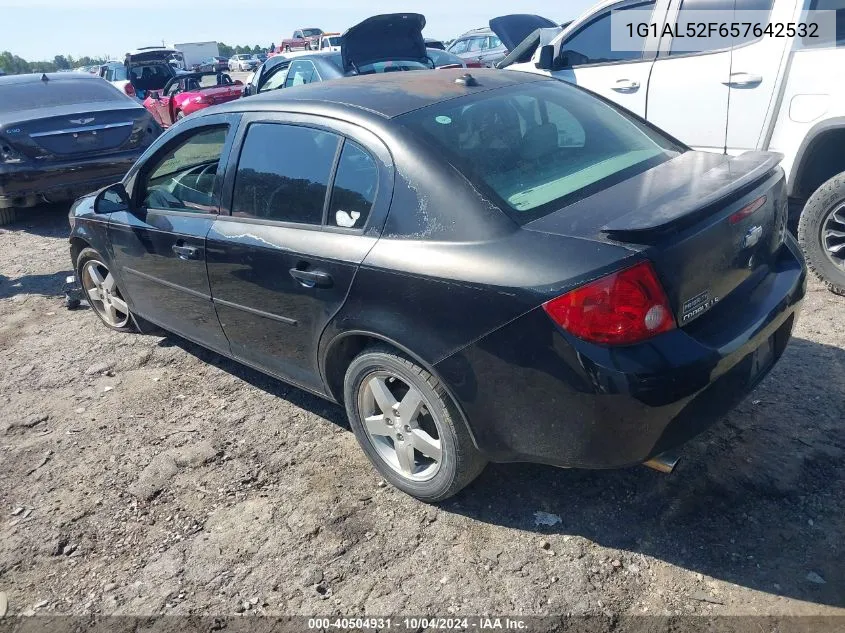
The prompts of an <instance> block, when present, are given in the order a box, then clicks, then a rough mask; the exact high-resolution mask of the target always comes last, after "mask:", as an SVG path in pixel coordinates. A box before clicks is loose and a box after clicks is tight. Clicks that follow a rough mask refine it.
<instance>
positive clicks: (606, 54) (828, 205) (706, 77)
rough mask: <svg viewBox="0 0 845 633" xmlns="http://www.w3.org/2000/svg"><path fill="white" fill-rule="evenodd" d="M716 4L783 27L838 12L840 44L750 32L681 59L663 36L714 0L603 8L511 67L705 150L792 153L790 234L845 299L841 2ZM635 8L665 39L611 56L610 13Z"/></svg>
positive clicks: (844, 18) (620, 0)
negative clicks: (575, 88)
mask: <svg viewBox="0 0 845 633" xmlns="http://www.w3.org/2000/svg"><path fill="white" fill-rule="evenodd" d="M715 4H719V5H724V6H720V7H717V8H721V9H723V10H734V9H736V10H755V11H764V12H765V11H768V12H769V21H770V22H771V23H772V24H774V25H777V24H781V23H790V22H801V21H802V16H803V15H804V12H805V11H806V10H835V11H836V16H837V21H836V22H837V26H838V28H837V31H836V42H835V43H834V42H833V41H828V42H826V43H825V44H824V45H819V43H814V42H812V41H810V40H809V39H801V38H800V37H793V38H785V37H780V38H778V37H767V36H763V37H760V38H754V37H753V34H752V35H751V37H750V38H749V39H747V40H746V41H742V42H740V43H738V44H737V43H736V42H735V43H734V45H733V46H729V47H728V48H721V49H715V50H703V51H700V52H693V53H690V52H673V47H672V43H673V42H672V37H671V35H669V34H665V35H662V37H661V36H660V34H664V33H666V30H665V29H664V28H663V27H664V25H666V24H670V25H676V24H683V23H684V16H685V12H688V11H692V10H700V9H703V8H704V9H709V8H713V7H714V0H681V1H680V2H679V1H678V0H606V1H604V2H602V3H600V4H599V5H597V6H595V7H594V8H593V9H591V10H590V11H588V12H587V13H585V14H583V15H582V16H580V17H579V18H577V19H576V20H574V21H573V22H572V23H570V24H569V25H568V26H567V27H566V28H564V29H563V30H562V31H561V32H560V33H559V34H558V35H557V36H556V37H554V38H553V39H552V40H551V42H550V43H549V44H548V45H545V46H538V47H537V49H536V50H535V51H534V53H533V57H531V58H530V59H531V61H528V62H523V63H516V64H512V65H509V66H508V67H509V68H510V69H513V70H522V71H527V72H532V73H539V74H544V75H552V76H554V77H558V78H560V79H563V80H565V81H569V82H572V83H576V84H578V85H579V86H583V87H584V88H587V89H589V90H591V91H593V92H595V93H598V94H600V95H602V96H604V97H606V98H608V99H611V100H612V101H615V102H616V103H618V104H620V105H622V106H624V107H625V108H627V109H628V110H630V111H632V112H634V113H635V114H638V115H639V116H641V117H644V118H646V119H647V120H648V121H650V122H651V123H653V124H655V125H656V126H658V127H660V128H662V129H663V130H665V131H667V132H669V133H670V134H672V135H673V136H675V137H677V138H678V139H680V140H681V141H683V142H684V143H686V144H687V145H690V146H692V147H694V148H696V149H703V150H708V151H713V152H727V153H729V154H739V153H741V152H744V151H747V150H771V151H775V152H779V153H781V154H783V156H784V158H783V161H782V163H781V165H782V167H783V168H784V170H785V171H786V173H787V175H788V190H789V196H790V208H791V211H792V213H791V214H790V215H791V219H792V222H793V223H792V227H793V228H794V227H795V224H796V220H797V219H798V218H797V216H798V215H800V222H797V224H798V227H797V231H798V236H799V240H800V242H801V245H802V247H803V248H804V253H805V255H806V257H807V260H808V264H809V265H810V267H811V268H812V269H813V270H814V271H815V272H816V273H817V274H818V276H819V277H820V278H821V279H822V280H823V281H824V282H825V284H826V285H827V286H828V287H829V288H830V289H831V290H833V291H834V292H837V293H839V294H845V82H843V78H845V74H843V69H845V8H843V3H842V1H841V0H716V1H715ZM629 10H637V11H638V12H641V11H651V22H653V23H656V25H657V28H656V31H655V32H656V34H657V36H655V35H649V36H648V37H645V38H642V42H641V50H639V51H636V52H634V51H621V50H612V47H611V37H610V32H611V29H610V17H611V11H614V12H624V11H629ZM632 15H634V14H632ZM641 15H642V14H640V13H638V14H637V18H638V19H639V17H640V16H641ZM537 39H538V40H539V38H537ZM713 41H714V42H715V41H717V40H715V39H714V40H713ZM526 43H527V42H526ZM704 48H706V45H705V46H704ZM528 52H529V53H530V50H529V51H528ZM521 59H526V57H522V58H521ZM508 61H509V60H505V62H504V63H505V64H507V63H508Z"/></svg>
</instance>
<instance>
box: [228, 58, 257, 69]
mask: <svg viewBox="0 0 845 633" xmlns="http://www.w3.org/2000/svg"><path fill="white" fill-rule="evenodd" d="M258 64H259V61H258V59H256V58H255V57H253V56H252V55H251V54H243V55H232V56H231V57H230V58H229V70H230V71H232V72H238V71H241V72H248V71H250V70H255V69H256V68H258Z"/></svg>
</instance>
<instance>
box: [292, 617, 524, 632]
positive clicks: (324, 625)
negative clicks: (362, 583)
mask: <svg viewBox="0 0 845 633" xmlns="http://www.w3.org/2000/svg"><path fill="white" fill-rule="evenodd" d="M308 628H309V629H311V630H320V631H329V630H347V631H353V630H377V631H387V630H391V629H394V630H399V631H403V630H405V631H419V630H443V631H472V630H479V631H523V630H526V629H527V628H528V623H527V622H526V621H525V620H521V619H519V618H498V617H477V618H425V617H423V618H309V619H308Z"/></svg>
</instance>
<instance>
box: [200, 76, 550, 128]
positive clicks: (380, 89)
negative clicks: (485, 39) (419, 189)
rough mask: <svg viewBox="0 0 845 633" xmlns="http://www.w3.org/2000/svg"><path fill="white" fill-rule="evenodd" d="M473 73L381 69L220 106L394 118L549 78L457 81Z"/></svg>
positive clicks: (243, 109)
mask: <svg viewBox="0 0 845 633" xmlns="http://www.w3.org/2000/svg"><path fill="white" fill-rule="evenodd" d="M466 74H470V73H467V69H465V68H455V69H445V70H414V71H406V72H395V73H376V74H372V75H360V76H357V77H345V78H342V79H337V80H332V81H323V82H315V83H310V84H307V85H303V86H297V87H296V88H294V89H290V88H288V89H285V90H273V91H270V92H265V93H262V94H259V95H256V96H254V97H250V98H248V99H243V100H237V101H232V102H230V103H229V104H226V105H223V106H218V107H217V108H215V110H216V111H217V112H220V111H221V110H224V109H225V110H229V111H240V112H243V111H254V110H259V111H260V110H286V109H289V108H291V107H293V108H296V109H297V110H299V109H302V108H301V106H306V105H307V104H313V103H314V102H319V103H320V105H321V106H323V107H329V108H333V109H349V108H356V109H362V110H366V111H368V112H371V113H373V114H376V115H379V116H381V117H384V118H388V119H390V118H394V117H397V116H401V115H403V114H406V113H408V112H412V111H414V110H419V109H420V108H424V107H426V106H429V105H432V104H435V103H440V102H442V101H448V100H449V99H455V98H457V97H462V96H465V95H468V94H474V93H478V92H484V91H487V90H494V89H496V88H503V87H506V86H513V85H519V84H525V83H532V82H537V81H551V79H550V78H549V77H545V76H542V75H535V74H532V73H521V72H516V71H508V70H495V69H488V68H478V69H475V68H473V69H472V71H471V75H472V77H473V78H474V79H475V82H476V85H466V84H465V83H464V82H461V83H458V82H457V81H456V80H457V79H459V78H461V77H462V76H464V75H466Z"/></svg>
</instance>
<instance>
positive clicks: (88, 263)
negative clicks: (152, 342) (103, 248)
mask: <svg viewBox="0 0 845 633" xmlns="http://www.w3.org/2000/svg"><path fill="white" fill-rule="evenodd" d="M105 261H106V259H105V258H104V257H103V256H102V255H100V253H98V252H97V251H95V250H94V249H93V248H84V249H82V251H81V252H80V253H79V257H77V258H76V276H77V277H76V278H77V279H78V280H79V283H80V285H81V286H82V291H83V292H84V293H85V298H86V299H87V301H88V305H90V306H91V309H92V310H93V312H94V313H95V314H96V315H97V317H98V318H99V319H100V321H102V322H103V325H105V326H106V327H108V328H109V329H112V330H115V331H116V332H138V331H140V330H139V328H138V327H137V325H136V323H135V317H134V316H133V314H132V311H131V310H130V309H129V306H128V305H127V304H126V301H124V299H123V294H122V293H121V292H120V288H119V287H118V286H117V282H116V280H115V279H114V277H113V276H112V275H111V273H110V271H109V268H108V266H107V264H106V263H105ZM91 271H94V272H95V273H96V274H97V275H99V280H97V279H96V275H93V274H92V272H91ZM104 291H107V292H105V294H103V293H104ZM95 293H96V294H95ZM103 297H105V299H104V298H103Z"/></svg>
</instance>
